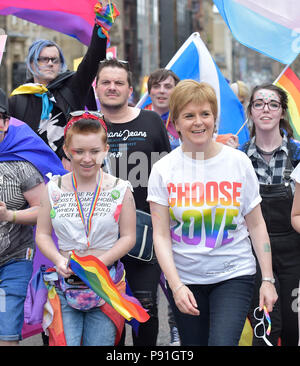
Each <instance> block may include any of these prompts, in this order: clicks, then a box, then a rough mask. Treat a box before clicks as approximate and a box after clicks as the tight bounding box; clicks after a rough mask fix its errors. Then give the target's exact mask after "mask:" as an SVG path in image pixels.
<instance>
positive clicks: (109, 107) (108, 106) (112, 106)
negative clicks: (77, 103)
mask: <svg viewBox="0 0 300 366" xmlns="http://www.w3.org/2000/svg"><path fill="white" fill-rule="evenodd" d="M99 101H100V106H101V107H103V108H104V109H107V110H111V111H117V110H119V109H121V108H123V107H124V106H125V105H128V100H125V101H124V102H120V103H118V104H109V103H105V102H101V100H100V99H99Z"/></svg>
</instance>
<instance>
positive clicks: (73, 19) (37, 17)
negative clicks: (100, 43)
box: [0, 0, 97, 45]
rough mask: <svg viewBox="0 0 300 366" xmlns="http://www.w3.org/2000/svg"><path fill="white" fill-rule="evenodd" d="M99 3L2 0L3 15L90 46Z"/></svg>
mask: <svg viewBox="0 0 300 366" xmlns="http://www.w3.org/2000/svg"><path fill="white" fill-rule="evenodd" d="M96 2H97V0H76V1H73V0H47V1H41V0H26V1H25V0H0V15H10V14H11V15H15V16H16V17H18V18H22V19H25V20H28V21H29V22H32V23H36V24H39V25H42V26H44V27H46V28H50V29H53V30H56V31H58V32H61V33H64V34H67V35H69V36H72V37H74V38H76V39H78V40H79V41H80V42H82V43H84V44H86V45H88V44H89V42H90V39H91V36H92V30H93V26H94V23H95V22H94V19H95V13H94V6H95V4H96Z"/></svg>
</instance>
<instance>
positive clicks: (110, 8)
mask: <svg viewBox="0 0 300 366" xmlns="http://www.w3.org/2000/svg"><path fill="white" fill-rule="evenodd" d="M108 4H109V10H110V13H111V17H112V22H113V23H114V22H115V19H114V14H113V11H112V7H111V1H110V0H108Z"/></svg>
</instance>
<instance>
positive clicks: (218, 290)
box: [168, 275, 255, 346]
mask: <svg viewBox="0 0 300 366" xmlns="http://www.w3.org/2000/svg"><path fill="white" fill-rule="evenodd" d="M254 280H255V276H254V275H253V276H241V277H236V278H233V279H230V280H227V281H223V282H219V283H215V284H210V285H188V287H189V289H190V290H191V291H192V292H193V294H194V297H195V299H196V302H197V304H198V309H199V311H200V315H199V316H193V315H188V314H183V313H181V312H180V311H179V310H178V308H177V306H176V305H175V302H174V299H173V295H172V291H171V290H170V288H169V287H168V292H169V295H170V303H171V307H172V310H173V312H174V317H175V320H176V323H177V327H178V331H179V336H180V341H181V345H182V346H237V345H238V343H239V340H240V337H241V334H242V331H243V327H244V324H245V320H246V317H247V313H248V311H249V307H250V304H251V299H252V295H253V286H254Z"/></svg>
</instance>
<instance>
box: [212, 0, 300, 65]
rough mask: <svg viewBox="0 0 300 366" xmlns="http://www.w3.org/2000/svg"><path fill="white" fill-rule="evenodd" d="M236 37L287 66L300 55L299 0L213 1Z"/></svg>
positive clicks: (244, 43)
mask: <svg viewBox="0 0 300 366" xmlns="http://www.w3.org/2000/svg"><path fill="white" fill-rule="evenodd" d="M213 1H214V3H215V5H216V6H217V8H218V10H219V12H220V14H221V16H222V17H223V19H224V20H225V22H226V24H227V26H228V28H229V29H230V31H231V32H232V34H233V36H234V37H235V38H236V39H237V40H238V41H239V42H240V43H242V44H243V45H245V46H247V47H249V48H252V49H254V50H256V51H258V52H260V53H263V54H265V55H266V56H268V57H271V58H273V59H274V60H277V61H279V62H281V63H283V64H290V63H292V62H293V61H294V60H295V58H296V57H297V56H298V54H299V52H300V6H299V0H284V1H283V0H263V1H258V0H213Z"/></svg>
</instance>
